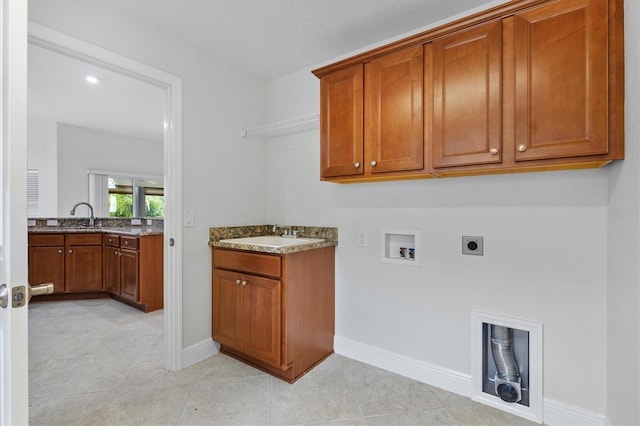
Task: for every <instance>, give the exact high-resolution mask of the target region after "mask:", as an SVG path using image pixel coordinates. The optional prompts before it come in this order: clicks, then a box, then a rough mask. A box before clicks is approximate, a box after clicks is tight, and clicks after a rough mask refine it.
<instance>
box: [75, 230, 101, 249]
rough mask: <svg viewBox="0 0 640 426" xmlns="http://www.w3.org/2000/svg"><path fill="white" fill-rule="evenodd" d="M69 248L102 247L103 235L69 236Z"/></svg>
mask: <svg viewBox="0 0 640 426" xmlns="http://www.w3.org/2000/svg"><path fill="white" fill-rule="evenodd" d="M67 245H68V246H96V245H102V234H100V233H95V234H67Z"/></svg>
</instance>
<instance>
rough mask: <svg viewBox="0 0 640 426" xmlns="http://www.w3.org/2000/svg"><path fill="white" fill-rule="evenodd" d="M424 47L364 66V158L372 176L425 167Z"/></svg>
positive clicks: (394, 54)
mask: <svg viewBox="0 0 640 426" xmlns="http://www.w3.org/2000/svg"><path fill="white" fill-rule="evenodd" d="M422 87H423V48H422V46H417V47H414V48H410V49H405V50H402V51H400V52H397V53H392V54H389V55H385V56H383V57H381V58H378V59H374V60H372V61H371V62H369V63H367V64H366V65H365V119H364V121H365V133H364V134H365V152H366V154H367V157H366V158H365V161H366V167H367V168H368V170H369V171H370V172H371V173H380V172H393V171H405V170H421V169H423V168H424V138H423V119H424V118H423V115H424V114H423V111H422V96H423V93H422Z"/></svg>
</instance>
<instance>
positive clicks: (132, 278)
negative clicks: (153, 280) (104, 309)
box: [119, 249, 140, 302]
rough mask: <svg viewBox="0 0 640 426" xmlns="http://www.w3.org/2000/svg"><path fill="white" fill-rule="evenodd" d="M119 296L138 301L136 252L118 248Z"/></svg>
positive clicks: (138, 281)
mask: <svg viewBox="0 0 640 426" xmlns="http://www.w3.org/2000/svg"><path fill="white" fill-rule="evenodd" d="M119 257H120V296H122V297H126V298H127V299H129V300H132V301H134V302H137V301H138V294H139V293H138V289H139V283H140V280H139V275H138V252H137V251H135V250H126V249H120V256H119Z"/></svg>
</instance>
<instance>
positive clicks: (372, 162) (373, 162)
mask: <svg viewBox="0 0 640 426" xmlns="http://www.w3.org/2000/svg"><path fill="white" fill-rule="evenodd" d="M369 164H371V167H375V166H376V164H378V163H377V162H376V160H371V163H369Z"/></svg>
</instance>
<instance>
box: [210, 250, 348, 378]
mask: <svg viewBox="0 0 640 426" xmlns="http://www.w3.org/2000/svg"><path fill="white" fill-rule="evenodd" d="M334 252H335V248H334V247H324V248H319V249H313V250H307V251H301V252H295V253H288V254H267V253H259V252H252V251H243V250H232V249H223V248H217V247H213V248H212V263H213V271H212V324H211V325H212V337H213V339H214V340H216V341H217V342H219V343H220V345H221V348H220V349H221V351H222V352H224V353H227V354H229V355H231V356H233V357H236V358H238V359H240V360H242V361H244V362H247V363H249V364H251V365H253V366H255V367H257V368H260V369H262V370H264V371H267V372H269V373H271V374H273V375H275V376H277V377H280V378H282V379H283V380H286V381H289V382H293V381H295V380H297V379H298V378H300V377H302V375H304V374H305V373H306V372H308V371H309V370H310V369H311V368H313V367H314V366H315V365H316V364H318V363H319V362H321V361H322V360H323V359H324V358H326V357H327V356H329V355H330V354H331V353H333V336H334V312H335V306H334V305H335V290H334V271H335V261H334Z"/></svg>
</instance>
